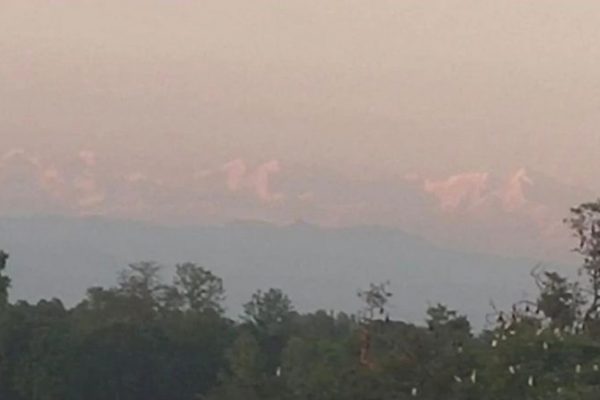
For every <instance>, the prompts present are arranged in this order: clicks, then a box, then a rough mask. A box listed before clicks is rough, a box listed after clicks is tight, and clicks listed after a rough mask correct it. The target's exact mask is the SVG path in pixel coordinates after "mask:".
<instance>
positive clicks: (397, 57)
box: [0, 0, 600, 189]
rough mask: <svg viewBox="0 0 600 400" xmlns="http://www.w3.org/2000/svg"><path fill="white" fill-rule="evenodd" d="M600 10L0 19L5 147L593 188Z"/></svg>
mask: <svg viewBox="0 0 600 400" xmlns="http://www.w3.org/2000/svg"><path fill="white" fill-rule="evenodd" d="M599 20H600V3H599V2H597V1H595V0H589V1H551V0H548V1H523V0H505V1H497V0H489V1H486V0H472V1H466V0H461V1H423V0H415V1H410V0H400V1H399V0H393V1H385V0H380V1H375V2H366V1H353V0H344V1H334V0H330V1H307V0H301V1H300V0H289V1H246V0H238V1H224V0H219V1H191V0H190V1H183V0H181V1H166V0H165V1H154V0H139V1H137V0H119V1H116V0H115V1H106V0H104V1H99V0H98V1H90V0H78V1H58V0H54V1H47V0H44V1H42V0H38V1H34V0H14V1H11V0H3V1H2V2H1V3H0V53H1V54H2V62H1V63H0V88H1V91H0V102H1V107H0V130H1V136H0V144H1V145H2V146H3V147H7V148H11V147H25V148H31V149H37V150H38V151H40V152H48V153H52V154H56V155H57V156H58V155H62V154H66V153H72V152H74V151H79V150H80V149H81V148H91V149H93V150H94V151H96V152H97V153H98V154H100V155H101V156H102V157H115V158H118V159H126V158H130V157H135V158H145V159H151V158H154V157H159V158H161V159H163V160H164V161H165V162H167V163H169V162H173V163H175V162H189V160H190V159H196V160H197V159H201V160H207V161H213V162H221V161H223V160H230V159H234V158H238V157H244V158H250V159H256V160H264V159H271V158H276V159H280V160H282V161H286V162H298V163H301V164H308V163H313V164H317V165H322V166H324V167H330V168H337V169H345V168H355V167H357V168H367V169H368V170H369V171H371V172H372V173H374V174H375V173H378V172H380V171H394V172H402V173H403V172H422V171H432V172H436V173H439V172H444V171H453V172H457V171H461V170H472V169H476V170H479V169H512V168H514V167H520V166H529V167H533V168H536V169H539V170H541V171H543V172H547V173H549V174H552V175H554V176H559V177H562V178H564V179H566V180H572V181H576V182H578V183H587V184H589V185H595V186H596V187H595V188H596V189H600V185H598V184H597V183H596V181H597V179H596V171H597V170H598V169H599V168H600V158H599V157H598V155H597V150H598V148H599V146H600V131H599V130H598V126H599V125H600V124H599V123H600V112H598V111H599V110H600V49H599V46H600V45H599V43H600V24H598V21H599Z"/></svg>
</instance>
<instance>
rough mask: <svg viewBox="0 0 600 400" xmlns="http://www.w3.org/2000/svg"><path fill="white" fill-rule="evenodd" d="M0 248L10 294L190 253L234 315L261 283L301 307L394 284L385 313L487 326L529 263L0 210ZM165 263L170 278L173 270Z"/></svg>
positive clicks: (387, 233) (378, 232)
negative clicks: (430, 311)
mask: <svg viewBox="0 0 600 400" xmlns="http://www.w3.org/2000/svg"><path fill="white" fill-rule="evenodd" d="M0 248H4V249H6V250H7V251H8V252H9V253H10V254H11V259H10V266H9V270H8V272H9V274H10V276H11V277H12V279H13V290H12V299H13V300H14V299H19V298H24V299H27V300H30V301H35V300H36V299H39V298H49V297H58V298H61V299H63V300H64V301H65V302H67V303H68V304H71V305H72V304H74V303H76V302H78V301H79V300H81V299H82V298H83V296H84V294H85V290H86V289H87V288H88V287H90V286H94V285H105V286H106V285H112V284H114V283H115V281H116V276H117V273H118V271H119V270H121V269H122V268H124V267H125V266H126V265H127V264H128V263H132V262H136V261H144V260H153V261H157V262H160V263H162V264H165V265H166V266H168V267H169V266H172V265H173V264H174V263H177V262H185V261H193V262H197V263H199V264H201V265H204V266H206V267H207V268H209V269H211V270H212V271H214V272H215V273H216V274H217V275H219V276H221V277H223V278H224V281H225V286H226V289H227V298H228V300H227V305H228V308H229V313H230V314H231V315H232V316H236V315H238V314H239V312H240V311H241V304H243V303H244V302H245V301H246V300H247V299H248V298H249V297H250V295H251V293H252V292H254V291H255V290H257V289H265V288H269V287H280V288H282V289H283V290H284V291H286V292H287V293H289V295H290V296H291V298H292V299H293V300H294V302H295V304H296V306H297V307H298V308H299V309H302V310H313V309H317V308H324V309H334V310H341V311H346V312H354V311H356V310H357V309H358V307H359V306H360V304H359V302H358V300H357V298H356V291H357V290H358V289H359V288H362V287H366V286H367V285H368V284H369V283H370V282H379V281H384V280H387V279H389V280H391V281H392V289H393V291H394V293H395V295H394V298H393V299H392V302H391V305H392V313H393V314H394V315H395V316H397V317H399V318H405V319H408V320H420V319H422V318H423V313H424V310H425V308H426V307H427V305H428V303H435V302H438V301H439V302H444V303H446V304H448V305H449V306H450V307H454V308H456V309H458V310H459V311H461V312H465V313H467V314H468V315H470V316H471V317H472V318H473V319H474V321H475V322H476V324H477V323H479V324H482V323H483V318H484V315H485V313H486V312H488V311H489V310H490V307H489V301H490V300H493V301H495V302H496V303H497V304H498V305H503V306H508V305H510V303H511V302H512V301H517V300H520V299H522V298H523V297H524V296H525V295H527V294H528V295H529V296H531V295H534V294H535V289H534V285H533V282H531V279H530V277H529V272H530V270H531V268H533V267H534V265H535V264H536V261H535V260H527V259H517V258H514V259H512V258H507V257H498V256H491V255H485V254H474V253H466V252H459V251H453V250H448V249H444V248H441V247H438V246H436V245H434V244H432V243H430V242H428V241H426V240H424V239H421V238H419V237H417V236H414V235H410V234H406V233H404V232H402V231H399V230H396V229H392V228H379V227H373V226H372V227H350V228H338V229H333V228H321V227H319V226H316V225H311V224H307V223H303V222H300V223H295V224H292V225H287V226H276V225H271V224H268V223H263V222H252V221H243V222H242V221H240V222H235V223H230V224H225V225H205V226H185V227H169V226H160V225H153V224H150V223H145V222H132V221H123V220H109V219H104V218H66V217H14V218H0ZM168 267H167V268H166V269H165V271H164V272H165V278H166V279H169V274H170V272H171V270H170V268H168Z"/></svg>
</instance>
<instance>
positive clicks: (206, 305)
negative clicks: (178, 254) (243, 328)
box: [173, 263, 225, 314]
mask: <svg viewBox="0 0 600 400" xmlns="http://www.w3.org/2000/svg"><path fill="white" fill-rule="evenodd" d="M175 269H176V272H175V279H174V282H173V283H174V287H175V288H176V290H177V293H178V294H179V295H180V297H181V300H182V303H183V306H184V307H186V308H187V309H189V310H192V311H196V312H206V311H208V310H211V311H214V312H216V313H218V314H222V313H223V312H224V307H223V301H224V300H225V290H224V289H223V280H222V279H221V278H219V277H218V276H216V275H214V274H213V273H212V272H211V271H209V270H207V269H205V268H203V267H201V266H199V265H196V264H193V263H184V264H178V265H176V267H175Z"/></svg>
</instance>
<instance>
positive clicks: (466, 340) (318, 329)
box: [0, 201, 600, 400]
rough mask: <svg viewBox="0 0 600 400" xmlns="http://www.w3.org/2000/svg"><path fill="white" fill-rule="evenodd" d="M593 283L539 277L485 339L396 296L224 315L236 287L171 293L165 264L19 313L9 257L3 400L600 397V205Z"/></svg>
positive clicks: (2, 298) (0, 286) (272, 305)
mask: <svg viewBox="0 0 600 400" xmlns="http://www.w3.org/2000/svg"><path fill="white" fill-rule="evenodd" d="M566 222H567V224H568V226H569V227H570V229H572V231H573V233H574V235H575V236H576V238H577V246H576V251H577V252H579V253H580V254H581V256H582V265H581V276H582V277H581V279H578V280H576V281H572V280H569V279H567V278H565V277H563V276H560V275H559V274H557V273H555V272H552V271H546V270H544V269H542V268H537V269H535V270H534V271H533V272H532V279H534V280H535V282H536V284H537V286H538V288H539V294H538V296H537V298H534V299H527V300H520V301H516V302H515V304H514V305H513V307H512V308H511V309H509V310H491V314H490V321H489V324H488V327H487V328H486V329H485V330H484V331H482V332H478V333H475V332H474V331H473V329H472V328H471V325H470V323H469V321H468V319H467V318H466V317H465V316H463V315H461V314H460V313H458V312H457V311H455V310H450V309H448V308H447V307H446V306H444V305H439V304H438V305H436V306H433V307H430V308H429V309H428V311H427V315H426V318H425V324H422V325H416V324H412V323H407V322H403V321H397V320H393V319H391V318H390V317H389V315H388V313H387V306H388V302H389V301H390V298H391V297H392V296H393V294H392V293H391V292H390V291H389V289H388V284H387V283H385V282H384V283H381V284H371V285H370V287H368V288H366V289H365V290H362V291H359V293H358V295H359V297H360V298H361V300H362V301H363V303H364V308H363V309H362V310H360V311H358V312H357V313H356V314H352V315H349V314H345V313H333V312H326V311H316V312H312V313H299V312H297V311H296V310H295V309H294V306H293V303H292V301H291V300H290V298H289V297H288V296H287V295H286V294H285V293H283V292H282V291H281V290H279V289H274V288H271V289H268V290H265V291H261V290H259V291H257V292H255V293H254V294H253V295H252V297H251V298H250V299H249V301H248V302H247V303H246V304H245V305H244V307H243V314H242V316H241V317H240V318H238V319H232V318H229V317H227V316H226V315H225V312H224V311H225V310H224V305H223V303H224V300H225V289H224V287H223V281H222V280H221V279H220V278H219V277H218V276H216V275H215V274H213V273H212V272H211V271H210V270H208V269H206V268H204V267H202V266H199V265H196V264H193V263H183V264H179V265H176V267H175V274H174V277H173V279H172V281H171V282H169V283H166V282H164V281H163V280H161V279H160V266H159V265H158V264H156V263H153V262H142V263H137V264H133V265H130V266H129V267H128V268H126V269H125V270H124V271H123V272H122V273H121V274H120V275H119V276H118V280H117V284H116V285H115V286H114V287H109V288H104V287H93V288H90V289H89V290H88V291H87V295H86V298H85V299H83V300H82V301H81V302H80V303H79V304H77V305H76V306H74V307H72V308H66V307H65V306H64V305H63V304H62V303H61V301H60V300H57V299H52V300H42V301H39V302H38V303H37V304H30V303H28V302H25V301H18V302H16V303H11V302H9V297H8V291H9V288H10V279H9V278H8V276H7V275H6V268H7V267H8V266H9V263H8V261H9V257H8V254H6V253H4V252H0V399H7V400H82V399H85V400H198V399H203V400H255V399H256V400H259V399H260V400H276V399H277V400H281V399H282V400H334V399H335V400H387V399H390V400H391V399H394V400H398V399H400V400H401V399H429V400H433V399H436V400H437V399H439V400H471V399H472V400H514V399H517V400H518V399H544V400H547V399H550V400H552V399H556V400H558V399H565V400H567V399H573V400H574V399H584V400H585V399H594V400H596V399H598V398H600V397H599V396H600V201H598V202H592V203H585V204H582V205H580V206H578V207H575V208H573V209H572V210H571V214H570V217H569V218H568V219H567V220H566Z"/></svg>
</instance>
